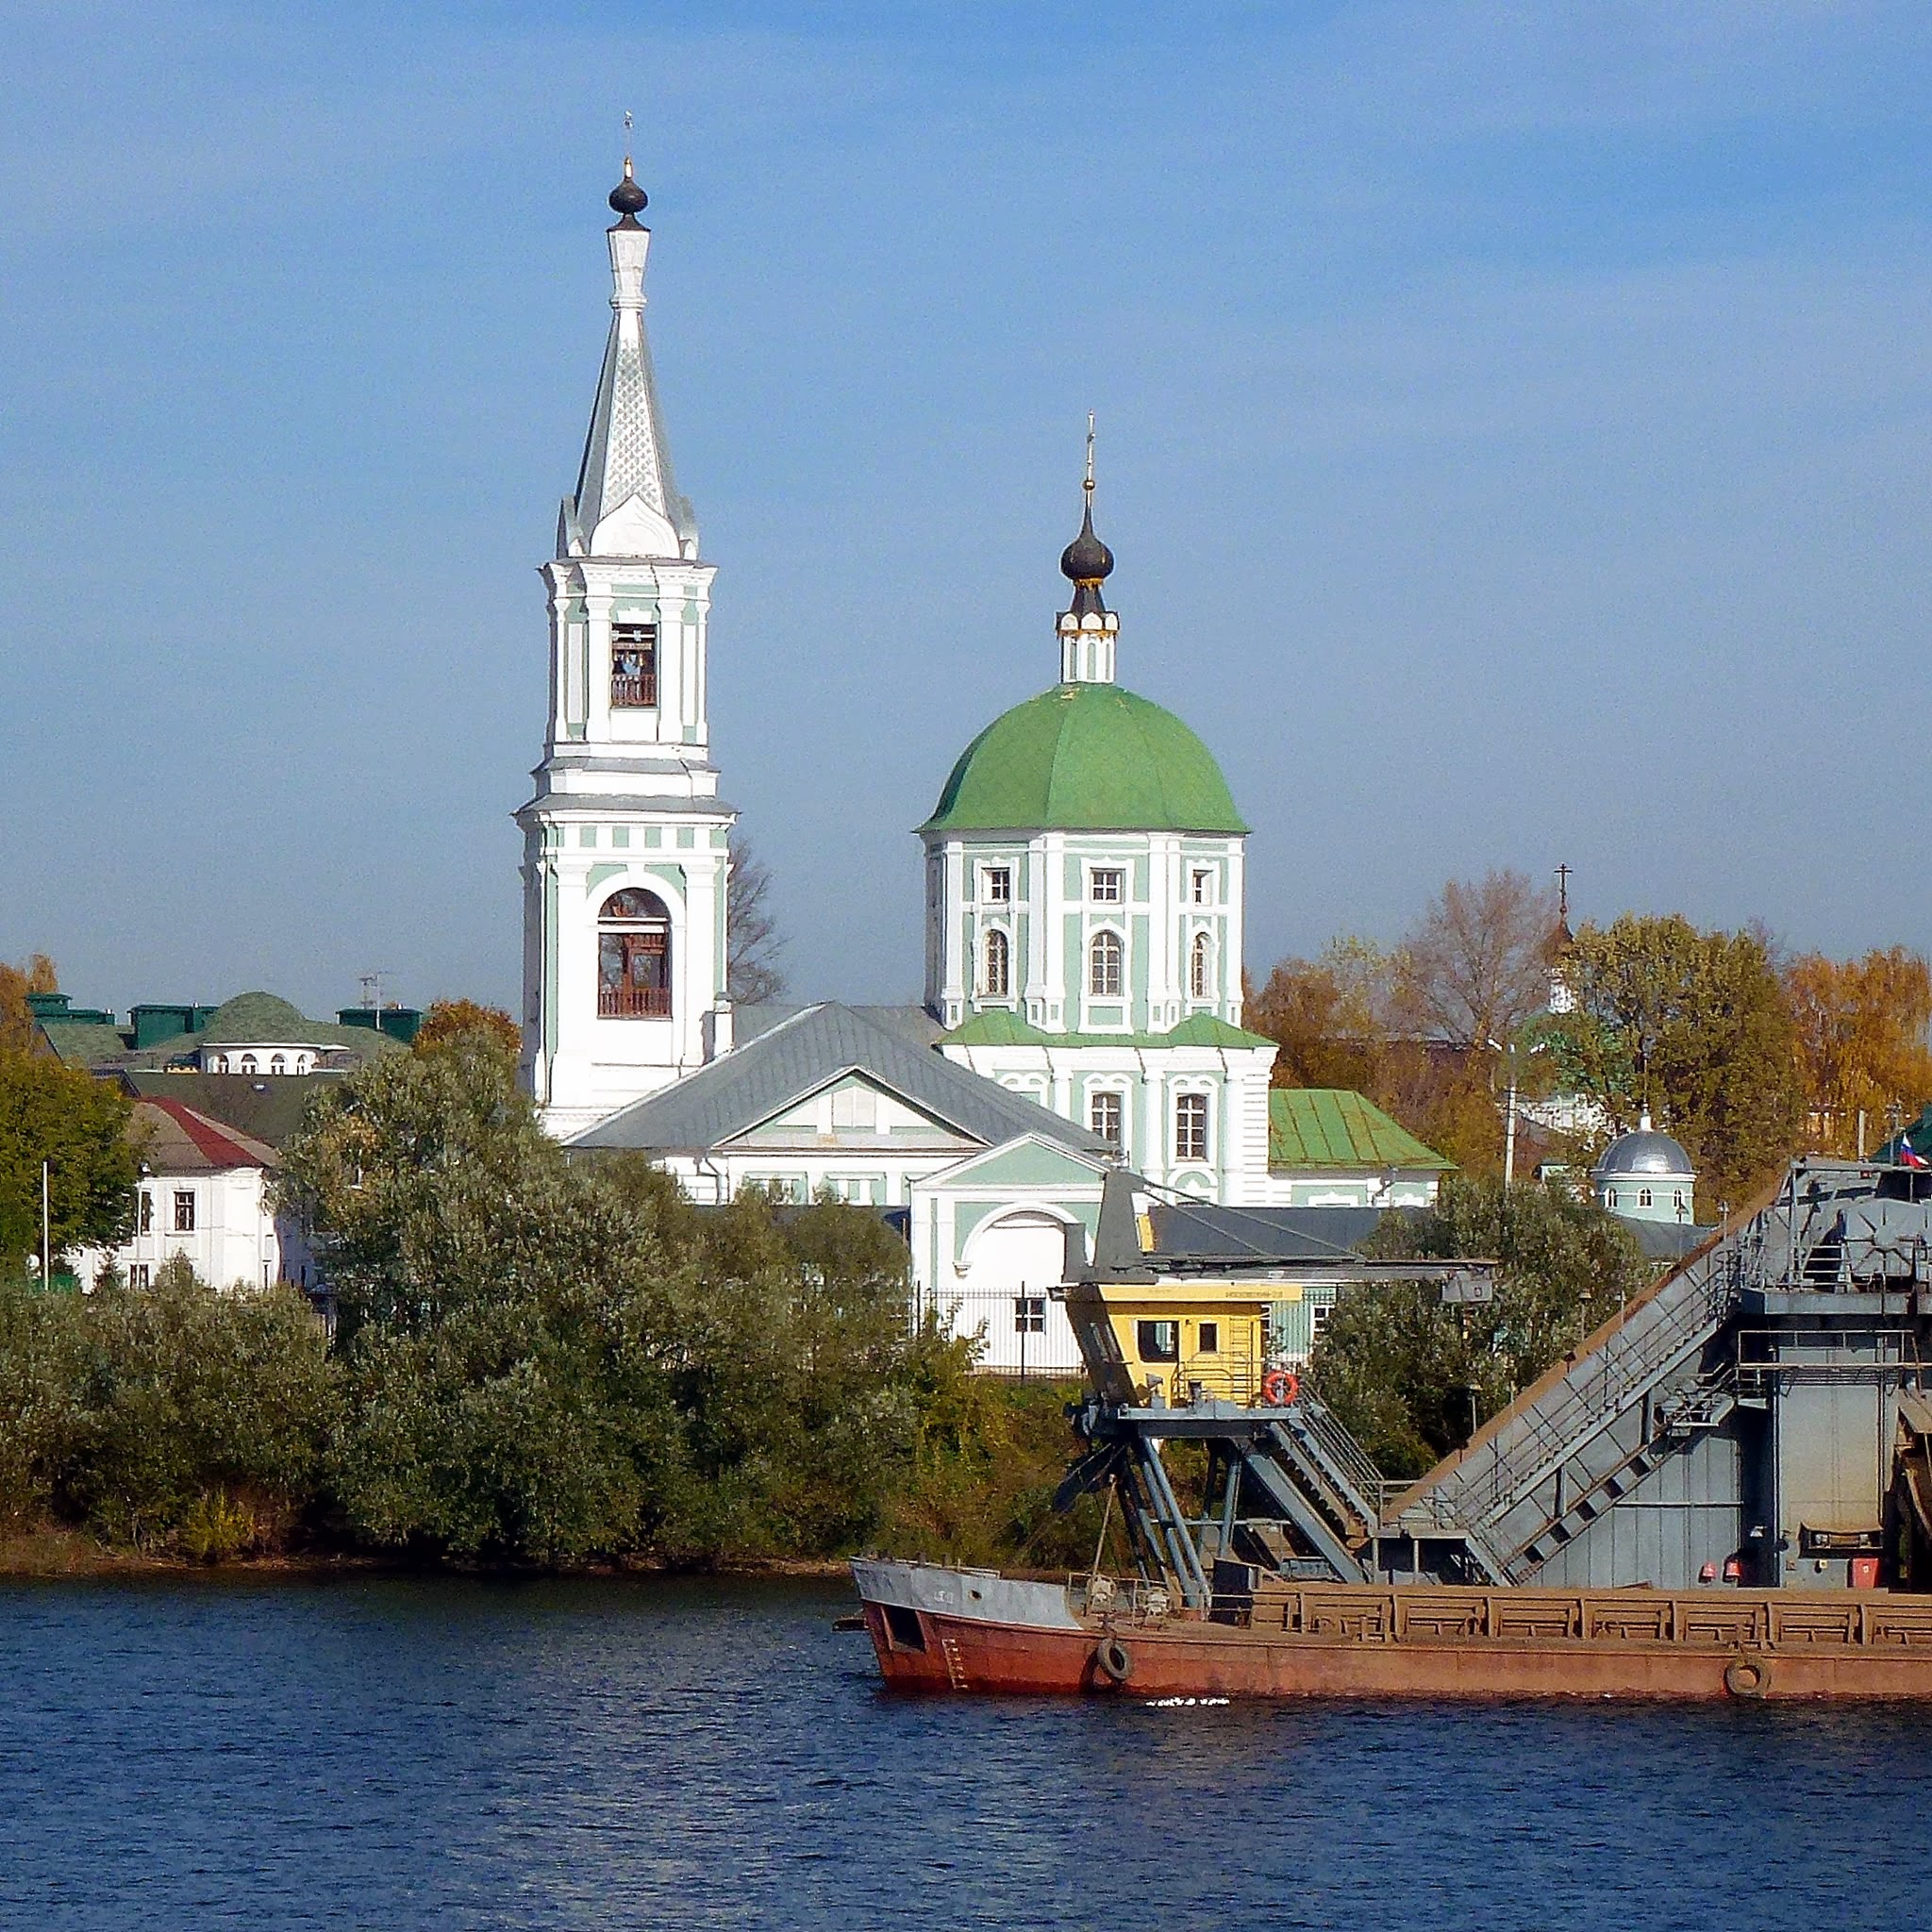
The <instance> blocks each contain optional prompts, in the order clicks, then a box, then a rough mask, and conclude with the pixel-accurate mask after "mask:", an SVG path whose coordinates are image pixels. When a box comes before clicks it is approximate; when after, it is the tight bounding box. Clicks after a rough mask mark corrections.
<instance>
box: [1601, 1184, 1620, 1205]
mask: <svg viewBox="0 0 1932 1932" xmlns="http://www.w3.org/2000/svg"><path fill="white" fill-rule="evenodd" d="M1616 1205H1617V1191H1616V1189H1615V1188H1612V1189H1611V1190H1610V1191H1609V1192H1608V1193H1607V1194H1606V1195H1605V1196H1604V1206H1605V1207H1606V1208H1614V1207H1615V1206H1616Z"/></svg>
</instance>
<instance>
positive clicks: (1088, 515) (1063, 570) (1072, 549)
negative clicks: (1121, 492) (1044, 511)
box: [1060, 483, 1113, 585]
mask: <svg viewBox="0 0 1932 1932" xmlns="http://www.w3.org/2000/svg"><path fill="white" fill-rule="evenodd" d="M1087 492H1088V493H1087V507H1086V509H1085V511H1084V512H1083V513H1082V515H1081V518H1080V534H1079V535H1078V536H1077V537H1075V538H1074V541H1072V542H1071V543H1069V544H1068V545H1067V547H1066V548H1065V549H1064V550H1062V551H1061V552H1060V575H1062V576H1063V577H1066V578H1067V579H1069V581H1071V582H1073V583H1075V584H1096V585H1097V584H1103V583H1105V582H1106V581H1107V579H1108V577H1110V576H1111V575H1113V552H1112V551H1111V550H1109V549H1108V547H1107V545H1106V544H1105V543H1103V542H1102V541H1100V539H1099V538H1098V537H1096V536H1095V535H1094V534H1093V486H1092V484H1091V483H1090V484H1088V486H1087Z"/></svg>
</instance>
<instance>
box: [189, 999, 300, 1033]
mask: <svg viewBox="0 0 1932 1932" xmlns="http://www.w3.org/2000/svg"><path fill="white" fill-rule="evenodd" d="M314 1031H315V1022H314V1021H312V1020H310V1019H309V1018H308V1016H307V1015H306V1014H305V1013H303V1012H302V1011H301V1010H300V1009H299V1008H295V1007H291V1005H290V1004H289V1002H288V1001H287V1000H284V999H277V998H276V997H275V994H274V993H272V992H238V993H237V994H236V995H235V997H234V998H233V999H231V1000H225V1001H223V1003H222V1004H221V1005H220V1006H219V1007H217V1008H215V1010H214V1014H213V1016H212V1018H210V1019H209V1021H208V1024H207V1026H205V1027H204V1028H203V1029H202V1035H201V1037H202V1039H203V1040H205V1041H208V1043H209V1044H210V1045H219V1044H223V1043H225V1042H227V1041H236V1042H239V1043H245V1044H249V1045H260V1044H261V1043H262V1042H264V1041H305V1040H307V1039H308V1037H309V1036H310V1035H311V1034H312V1033H313V1032H314Z"/></svg>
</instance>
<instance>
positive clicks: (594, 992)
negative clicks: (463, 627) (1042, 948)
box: [516, 156, 737, 1136]
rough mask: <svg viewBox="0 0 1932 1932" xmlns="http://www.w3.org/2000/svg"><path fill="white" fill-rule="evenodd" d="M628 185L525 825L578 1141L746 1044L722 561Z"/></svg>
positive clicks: (561, 1101) (550, 1107) (553, 1027)
mask: <svg viewBox="0 0 1932 1932" xmlns="http://www.w3.org/2000/svg"><path fill="white" fill-rule="evenodd" d="M645 201H646V196H645V194H644V191H643V190H642V189H641V187H639V186H638V184H637V181H636V179H635V178H634V176H633V175H632V172H631V162H630V158H629V157H628V156H626V157H625V163H624V179H623V180H622V181H620V182H619V183H618V185H617V187H616V188H615V189H613V190H612V191H611V194H610V206H611V208H613V209H615V210H616V213H617V217H618V219H617V221H616V223H615V224H614V225H612V226H611V228H610V230H609V238H608V239H609V244H610V276H611V284H612V289H611V296H610V307H611V310H612V314H611V319H610V339H609V341H608V345H607V346H606V348H605V351H604V368H603V372H602V374H601V375H599V377H598V380H597V400H596V403H595V405H594V406H593V408H592V409H591V431H590V436H589V438H588V439H587V441H586V442H585V444H584V459H583V465H582V468H581V469H580V471H579V472H578V475H577V487H576V491H575V494H574V495H571V496H567V497H565V498H564V500H563V508H562V510H561V512H560V514H559V515H558V525H557V554H556V556H555V558H553V559H552V560H551V561H550V562H548V563H546V564H544V565H543V567H542V569H543V577H544V581H545V583H546V584H547V585H548V587H549V592H550V724H549V729H548V732H547V734H546V737H545V741H544V748H543V761H542V763H541V764H540V765H539V766H538V767H537V769H536V771H535V773H534V774H532V775H533V777H534V778H535V780H536V791H535V794H534V795H533V796H532V797H531V799H530V801H529V802H528V803H527V804H526V805H525V806H524V807H523V808H522V809H521V810H519V811H518V813H517V814H516V819H517V824H519V825H520V826H521V827H522V828H523V834H524V863H523V880H524V1011H523V1031H524V1058H523V1075H524V1080H525V1085H526V1086H527V1088H528V1090H529V1091H530V1093H531V1094H532V1096H533V1097H534V1098H535V1099H536V1101H537V1104H538V1106H539V1108H541V1112H542V1117H543V1122H544V1124H545V1125H546V1126H548V1127H549V1128H550V1130H551V1131H552V1132H553V1133H556V1134H558V1135H560V1136H569V1135H571V1134H574V1133H576V1132H578V1131H580V1130H581V1129H582V1128H584V1127H587V1126H589V1125H591V1124H592V1123H593V1122H596V1121H598V1120H601V1119H603V1118H604V1116H605V1115H607V1114H609V1113H611V1112H614V1111H615V1110H616V1109H617V1108H620V1107H625V1106H627V1105H629V1103H630V1102H632V1101H634V1100H639V1099H641V1098H642V1097H643V1096H644V1095H645V1094H647V1093H653V1092H655V1091H658V1089H659V1088H661V1087H667V1086H669V1085H670V1084H671V1082H672V1081H674V1080H676V1079H679V1078H681V1077H682V1076H683V1075H684V1074H688V1073H691V1072H692V1071H693V1070H694V1069H695V1068H697V1067H699V1066H702V1065H703V1064H704V1062H705V1061H706V1060H708V1059H709V1058H711V1057H712V1056H713V1055H715V1054H718V1053H721V1052H723V1051H724V1049H725V1048H726V1047H728V1046H729V1045H730V1043H731V1008H730V1006H729V1003H728V1002H727V1000H726V998H725V992H724V980H725V934H724V912H725V880H726V876H727V874H728V872H729V868H730V855H729V852H728V849H727V845H726V840H727V836H728V834H729V831H730V827H731V824H732V823H733V821H734V820H735V819H736V817H737V813H736V812H735V811H734V810H733V809H732V808H731V807H730V806H728V805H726V804H725V803H724V801H723V800H722V799H721V798H720V797H719V796H718V773H717V769H716V767H715V766H713V764H712V763H711V757H710V729H709V724H708V716H707V703H706V635H705V634H706V625H707V621H708V617H709V613H710V596H711V578H712V576H713V575H714V574H715V571H714V567H713V566H712V565H710V564H708V563H701V562H700V561H699V560H698V536H697V525H696V523H695V522H694V520H693V519H692V516H691V506H690V505H689V504H688V503H687V502H686V501H685V500H684V498H683V497H681V496H679V495H678V493H677V490H676V486H675V483H674V482H673V480H672V474H671V458H670V454H669V451H668V450H667V449H666V447H665V442H664V430H663V424H662V420H661V418H660V416H659V413H658V394H657V385H656V383H655V381H654V380H653V377H652V373H651V352H650V346H649V342H648V341H647V339H646V336H645V333H644V260H645V257H646V255H647V254H648V252H649V249H650V245H651V233H650V230H649V229H648V228H646V227H644V226H643V225H641V223H640V222H639V220H638V215H639V213H640V212H641V209H642V208H644V206H645Z"/></svg>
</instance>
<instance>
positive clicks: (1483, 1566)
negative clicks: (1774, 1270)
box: [1383, 1216, 1764, 1583]
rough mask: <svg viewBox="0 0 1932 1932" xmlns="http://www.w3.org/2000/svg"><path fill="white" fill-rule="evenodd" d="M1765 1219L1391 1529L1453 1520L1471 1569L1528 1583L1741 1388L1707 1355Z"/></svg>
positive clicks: (1728, 1241)
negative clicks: (1717, 1371)
mask: <svg viewBox="0 0 1932 1932" xmlns="http://www.w3.org/2000/svg"><path fill="white" fill-rule="evenodd" d="M1763 1219H1764V1217H1763V1216H1759V1217H1757V1220H1754V1221H1753V1222H1752V1223H1749V1224H1746V1225H1745V1226H1744V1227H1742V1228H1740V1229H1738V1230H1736V1231H1734V1232H1732V1233H1730V1234H1728V1235H1726V1236H1725V1237H1724V1239H1723V1240H1721V1241H1718V1242H1716V1243H1714V1244H1713V1245H1712V1246H1711V1247H1709V1248H1707V1249H1706V1250H1705V1251H1703V1252H1702V1253H1700V1254H1697V1255H1694V1256H1692V1257H1691V1259H1690V1260H1689V1261H1687V1262H1686V1263H1685V1264H1684V1266H1683V1267H1681V1268H1680V1269H1678V1270H1677V1271H1676V1272H1675V1273H1674V1274H1670V1275H1667V1276H1666V1277H1665V1278H1664V1279H1663V1280H1662V1281H1661V1282H1660V1283H1658V1284H1657V1287H1656V1288H1655V1289H1654V1290H1652V1291H1651V1292H1650V1293H1648V1294H1647V1295H1645V1296H1643V1297H1642V1298H1641V1299H1640V1300H1639V1301H1637V1302H1635V1303H1633V1304H1632V1305H1631V1306H1630V1307H1629V1308H1627V1309H1626V1310H1625V1311H1624V1314H1623V1316H1622V1317H1621V1318H1620V1319H1619V1321H1618V1322H1616V1323H1615V1324H1611V1325H1609V1326H1608V1327H1607V1328H1606V1329H1605V1330H1602V1331H1600V1332H1599V1334H1598V1335H1597V1336H1596V1337H1595V1338H1593V1340H1592V1341H1591V1343H1588V1344H1586V1345H1585V1346H1584V1347H1582V1348H1580V1349H1579V1350H1578V1351H1577V1352H1576V1353H1575V1354H1574V1356H1573V1357H1569V1358H1567V1359H1566V1360H1565V1361H1564V1362H1562V1363H1560V1364H1558V1366H1557V1368H1556V1369H1554V1370H1552V1371H1551V1372H1550V1373H1549V1374H1546V1375H1545V1376H1544V1377H1543V1378H1542V1379H1541V1381H1540V1382H1538V1383H1536V1384H1534V1385H1533V1386H1532V1387H1531V1388H1530V1389H1529V1390H1527V1391H1525V1392H1524V1394H1523V1395H1522V1396H1520V1397H1519V1398H1518V1399H1517V1401H1516V1402H1515V1403H1514V1404H1513V1405H1512V1406H1511V1407H1509V1408H1507V1409H1505V1410H1504V1411H1503V1413H1502V1414H1501V1415H1500V1416H1499V1417H1497V1418H1496V1419H1495V1420H1494V1421H1492V1422H1491V1424H1489V1425H1488V1426H1487V1427H1486V1428H1485V1429H1483V1430H1482V1431H1481V1432H1480V1433H1479V1434H1478V1435H1477V1436H1476V1438H1475V1440H1474V1441H1473V1442H1472V1443H1471V1445H1470V1446H1469V1448H1468V1449H1466V1450H1465V1451H1464V1452H1463V1453H1462V1454H1461V1455H1460V1456H1459V1457H1457V1458H1455V1459H1454V1460H1453V1461H1452V1462H1449V1463H1446V1464H1444V1465H1443V1466H1442V1467H1441V1468H1440V1469H1438V1470H1434V1471H1432V1472H1431V1473H1430V1474H1428V1475H1426V1476H1424V1478H1423V1480H1422V1481H1421V1482H1420V1483H1418V1484H1416V1485H1415V1486H1414V1487H1413V1488H1411V1489H1410V1490H1408V1491H1407V1492H1405V1493H1404V1494H1403V1495H1402V1496H1400V1497H1398V1498H1396V1499H1395V1501H1394V1503H1393V1505H1392V1506H1391V1511H1390V1514H1389V1518H1388V1520H1386V1521H1385V1523H1384V1524H1383V1533H1384V1534H1385V1535H1390V1534H1399V1535H1405V1536H1408V1535H1416V1536H1421V1537H1424V1538H1430V1537H1440V1536H1441V1535H1442V1534H1443V1533H1444V1531H1445V1529H1447V1528H1448V1527H1449V1526H1451V1525H1453V1527H1454V1532H1455V1534H1456V1535H1457V1536H1458V1537H1459V1538H1460V1540H1461V1541H1462V1542H1463V1543H1464V1546H1465V1547H1466V1549H1467V1550H1468V1553H1469V1556H1470V1558H1471V1560H1472V1563H1473V1565H1474V1567H1475V1568H1476V1569H1478V1570H1481V1571H1484V1572H1487V1573H1488V1576H1489V1579H1490V1580H1491V1581H1493V1582H1497V1583H1520V1582H1523V1581H1524V1580H1526V1579H1527V1578H1529V1577H1532V1576H1534V1575H1535V1574H1536V1572H1537V1571H1538V1570H1539V1569H1540V1568H1541V1565H1542V1564H1543V1563H1544V1562H1546V1561H1547V1560H1548V1559H1549V1557H1551V1556H1552V1555H1553V1554H1554V1553H1555V1552H1556V1551H1557V1549H1559V1548H1560V1547H1561V1546H1562V1544H1563V1543H1564V1542H1566V1541H1569V1540H1570V1539H1571V1538H1572V1537H1574V1535H1576V1534H1577V1533H1578V1532H1579V1530H1580V1529H1581V1528H1583V1527H1584V1526H1585V1525H1587V1524H1589V1523H1590V1522H1591V1521H1592V1520H1594V1518H1595V1517H1596V1516H1598V1515H1600V1514H1602V1512H1603V1511H1604V1510H1605V1509H1607V1508H1608V1507H1611V1505H1612V1504H1613V1503H1614V1502H1615V1501H1616V1500H1617V1498H1618V1497H1619V1496H1622V1495H1624V1494H1627V1493H1628V1491H1630V1490H1631V1489H1632V1488H1634V1487H1635V1485H1636V1484H1637V1483H1639V1482H1641V1480H1642V1479H1643V1477H1644V1476H1645V1475H1647V1474H1649V1473H1650V1471H1651V1470H1652V1469H1654V1468H1655V1467H1656V1466H1657V1463H1658V1462H1659V1461H1660V1460H1661V1459H1662V1458H1663V1457H1665V1456H1666V1455H1668V1454H1670V1453H1672V1451H1673V1450H1674V1449H1675V1448H1678V1447H1680V1446H1682V1444H1683V1443H1685V1442H1686V1441H1690V1440H1691V1438H1692V1437H1694V1436H1695V1435H1697V1434H1698V1433H1701V1432H1702V1431H1705V1430H1707V1429H1711V1428H1715V1427H1717V1426H1718V1425H1719V1424H1721V1423H1722V1422H1723V1420H1724V1418H1725V1417H1726V1416H1728V1414H1729V1413H1730V1411H1731V1408H1732V1407H1735V1405H1736V1401H1737V1391H1736V1387H1735V1382H1734V1381H1733V1382H1732V1383H1731V1384H1730V1385H1729V1386H1728V1388H1727V1387H1725V1386H1724V1379H1723V1377H1722V1376H1719V1377H1717V1378H1715V1379H1713V1378H1712V1377H1710V1376H1707V1375H1706V1374H1703V1369H1704V1356H1705V1353H1706V1351H1707V1348H1708V1347H1709V1345H1710V1343H1711V1342H1712V1341H1713V1340H1714V1339H1715V1338H1716V1337H1717V1335H1718V1334H1719V1332H1720V1331H1721V1330H1722V1328H1723V1327H1724V1324H1725V1322H1726V1321H1727V1320H1728V1319H1729V1317H1730V1316H1731V1314H1732V1312H1733V1311H1734V1310H1735V1308H1736V1307H1737V1306H1738V1299H1739V1293H1740V1286H1741V1284H1742V1283H1743V1281H1744V1280H1746V1279H1747V1278H1756V1273H1757V1271H1756V1265H1755V1261H1754V1258H1753V1257H1755V1256H1756V1255H1757V1253H1758V1252H1760V1251H1761V1246H1762V1242H1763V1239H1764V1229H1763V1228H1762V1227H1761V1226H1760V1225H1759V1223H1761V1222H1762V1221H1763Z"/></svg>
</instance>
